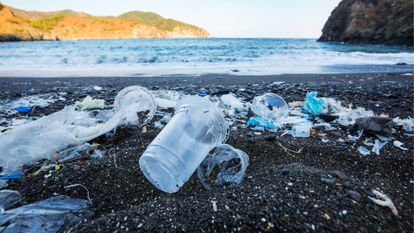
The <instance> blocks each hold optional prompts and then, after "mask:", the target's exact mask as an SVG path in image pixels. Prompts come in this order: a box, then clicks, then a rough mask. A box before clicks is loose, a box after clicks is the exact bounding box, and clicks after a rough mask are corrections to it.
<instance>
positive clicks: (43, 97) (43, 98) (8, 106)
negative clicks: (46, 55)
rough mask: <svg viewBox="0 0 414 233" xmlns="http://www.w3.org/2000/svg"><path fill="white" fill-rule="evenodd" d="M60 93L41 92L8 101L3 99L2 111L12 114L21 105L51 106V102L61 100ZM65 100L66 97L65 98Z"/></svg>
mask: <svg viewBox="0 0 414 233" xmlns="http://www.w3.org/2000/svg"><path fill="white" fill-rule="evenodd" d="M60 98H63V97H60V96H59V95H57V94H40V95H30V96H24V97H21V98H20V99H17V100H13V101H10V100H7V101H1V102H0V112H3V113H6V114H12V113H15V109H16V108H18V107H21V106H26V107H40V108H45V107H47V106H49V104H52V103H54V102H56V101H57V100H60ZM63 100H64V98H63Z"/></svg>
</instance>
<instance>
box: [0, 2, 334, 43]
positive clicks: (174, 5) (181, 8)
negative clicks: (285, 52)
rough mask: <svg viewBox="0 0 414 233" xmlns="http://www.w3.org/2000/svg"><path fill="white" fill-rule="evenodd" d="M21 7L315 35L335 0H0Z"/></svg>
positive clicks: (228, 31)
mask: <svg viewBox="0 0 414 233" xmlns="http://www.w3.org/2000/svg"><path fill="white" fill-rule="evenodd" d="M0 1H1V2H2V3H4V4H7V5H9V6H12V7H15V8H19V9H23V10H37V11H55V10H64V9H71V10H75V11H82V12H85V13H89V14H92V15H97V16H117V15H120V14H122V13H125V12H128V11H132V10H141V11H152V12H155V13H158V14H160V15H162V16H163V17H166V18H173V19H176V20H180V21H183V22H186V23H190V24H193V25H196V26H199V27H201V28H204V29H206V30H207V31H208V32H210V34H212V35H213V36H214V37H242V38H243V37H244V38H252V37H253V38H257V37H274V38H279V37H283V38H318V37H319V36H320V35H321V30H322V27H323V25H324V23H325V22H326V20H327V19H328V17H329V15H330V14H331V12H332V10H333V9H334V8H335V7H336V6H337V5H338V3H339V1H340V0H288V1H286V0H256V1H254V0H0Z"/></svg>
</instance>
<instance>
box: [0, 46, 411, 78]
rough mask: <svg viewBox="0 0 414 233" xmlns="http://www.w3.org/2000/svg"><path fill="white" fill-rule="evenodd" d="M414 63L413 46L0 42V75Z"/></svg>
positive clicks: (387, 68)
mask: <svg viewBox="0 0 414 233" xmlns="http://www.w3.org/2000/svg"><path fill="white" fill-rule="evenodd" d="M397 64H400V65H397ZM401 64H403V65H401ZM413 64H414V52H413V49H412V48H407V47H396V46H384V45H349V44H343V43H323V42H317V41H316V39H217V38H208V39H130V40H125V39H123V40H87V41H38V42H7V43H0V77H15V76H22V77H24V76H26V77H37V76H39V77H47V76H163V75H202V74H209V73H220V74H234V75H272V74H286V73H290V74H292V73H293V74H295V73H297V74H299V73H362V72H363V73H365V72H412V70H413Z"/></svg>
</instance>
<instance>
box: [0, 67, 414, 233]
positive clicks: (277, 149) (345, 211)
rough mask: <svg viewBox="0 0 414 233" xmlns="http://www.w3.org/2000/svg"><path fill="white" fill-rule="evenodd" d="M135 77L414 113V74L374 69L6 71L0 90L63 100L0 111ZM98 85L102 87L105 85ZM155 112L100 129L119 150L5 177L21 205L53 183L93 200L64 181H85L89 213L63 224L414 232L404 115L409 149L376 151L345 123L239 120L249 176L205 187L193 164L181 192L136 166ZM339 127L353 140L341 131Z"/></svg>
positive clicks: (133, 81)
mask: <svg viewBox="0 0 414 233" xmlns="http://www.w3.org/2000/svg"><path fill="white" fill-rule="evenodd" d="M130 85H141V86H144V87H146V88H148V89H149V90H175V91H180V92H183V93H185V94H197V93H198V92H199V91H200V90H203V91H204V92H206V93H207V94H209V95H211V96H221V95H224V94H228V93H230V92H231V93H234V94H235V95H236V96H237V97H238V98H241V99H242V100H243V101H246V102H251V101H252V99H253V98H254V97H255V96H258V95H261V94H264V93H266V92H273V93H276V94H278V95H280V96H282V97H283V98H284V99H285V100H286V102H292V101H303V100H304V99H305V95H306V93H307V92H309V91H318V95H319V96H322V97H333V98H335V99H337V100H340V101H341V102H342V103H343V105H345V106H347V105H349V104H352V105H353V106H355V107H357V106H358V107H364V108H366V109H371V110H373V111H374V113H375V114H377V115H380V114H382V113H383V114H386V115H388V116H389V117H391V118H395V117H400V118H407V117H413V116H414V114H413V100H414V93H413V85H414V79H413V76H412V74H403V73H369V74H322V75H320V74H301V75H294V74H289V75H273V76H232V75H219V74H217V75H213V74H211V75H203V76H199V77H192V76H184V77H183V76H179V75H177V76H173V77H105V78H102V77H90V78H43V79H42V78H2V79H0V100H1V101H4V100H13V99H18V98H20V97H22V96H25V95H37V94H49V93H61V92H65V93H67V94H66V95H65V100H64V101H62V100H58V101H56V102H54V103H52V104H50V105H49V106H47V107H46V108H35V109H34V111H33V112H32V113H31V115H29V116H27V115H24V114H19V113H17V114H12V115H4V116H2V117H3V118H5V119H6V120H11V119H13V118H16V117H32V116H33V117H38V116H44V115H48V114H51V113H53V112H56V111H59V110H61V109H63V108H64V106H67V105H72V104H74V103H75V102H76V101H79V100H81V99H83V98H84V97H85V96H86V95H91V96H93V97H94V98H101V99H105V101H106V103H107V105H109V106H110V105H111V104H112V103H113V100H114V97H115V95H116V94H117V93H118V92H119V91H120V90H121V89H123V88H124V87H127V86H130ZM93 86H99V87H102V91H97V90H95V89H94V88H93ZM169 111H170V112H172V109H170V110H169ZM249 116H252V113H251V112H250V113H249ZM156 120H158V119H157V118H155V119H154V120H153V121H152V123H151V124H149V125H147V126H146V129H147V130H146V132H144V131H143V130H142V128H138V127H122V128H119V129H117V130H116V133H115V135H114V136H113V137H110V138H108V137H105V136H101V137H99V138H97V139H94V140H93V141H92V142H95V143H98V144H99V147H98V149H100V150H102V151H106V152H107V151H109V150H111V153H106V155H105V156H104V157H103V158H102V159H100V160H91V159H82V160H77V161H75V162H72V163H68V164H63V165H62V167H61V169H60V170H59V171H57V172H52V173H50V174H51V175H48V174H49V171H42V172H40V174H37V175H31V174H32V173H33V172H34V171H36V170H38V169H39V168H40V167H41V165H42V164H43V162H44V161H40V162H38V163H37V164H35V165H32V166H25V168H24V177H23V178H22V179H18V180H14V181H10V182H9V186H8V188H9V189H12V190H17V191H19V192H21V194H22V196H23V199H22V201H21V202H20V203H19V204H18V205H17V206H19V205H24V204H28V203H33V202H35V201H39V200H43V199H46V198H49V197H52V196H54V195H57V194H64V195H68V196H70V197H77V198H81V199H86V198H87V192H86V191H85V189H82V188H80V189H65V188H64V186H66V185H70V184H82V185H84V186H85V187H86V188H87V189H88V192H89V197H90V198H91V200H92V205H91V207H90V208H89V209H88V211H87V212H85V213H84V215H83V217H82V218H83V219H82V222H80V223H78V224H76V225H70V224H67V225H65V226H64V228H63V229H61V232H69V231H70V232H167V231H168V232H171V231H173V232H256V231H270V232H412V231H413V221H412V219H413V204H414V203H413V186H414V177H413V174H414V171H413V154H412V151H413V148H414V141H413V137H412V136H408V135H406V133H405V132H404V131H403V130H402V129H401V128H398V126H396V127H395V128H396V132H395V133H394V134H393V137H394V138H395V139H396V140H399V141H401V142H403V143H404V147H406V148H408V150H407V151H404V150H401V149H399V148H397V147H395V146H393V144H392V143H388V144H387V145H385V147H384V148H383V149H382V150H381V152H380V155H375V154H371V155H368V156H363V155H361V154H360V153H359V152H358V151H357V150H356V148H357V147H358V146H361V145H363V141H364V140H365V139H366V138H369V137H367V136H366V135H363V136H362V138H361V139H360V140H358V141H357V142H352V141H348V140H345V139H346V138H347V135H348V133H349V131H348V130H349V129H348V128H346V127H338V128H337V130H333V131H325V130H323V129H322V128H321V129H319V128H316V129H315V132H314V133H313V134H312V136H311V137H309V138H293V137H292V136H290V135H284V136H281V134H282V133H283V131H277V132H275V133H274V132H268V131H264V132H260V133H258V132H257V131H252V130H251V129H250V128H243V127H240V126H239V125H236V127H235V128H232V130H231V132H230V137H229V139H228V141H227V143H228V144H230V145H233V146H234V147H236V148H239V149H241V150H243V151H245V152H246V153H247V154H248V155H249V156H250V162H249V166H248V168H247V172H246V175H245V178H244V180H243V182H242V183H241V185H239V186H234V185H229V186H224V187H216V188H214V189H213V190H211V191H207V190H206V189H205V188H204V187H203V186H202V185H201V183H200V181H199V180H198V178H197V177H196V175H193V177H192V178H191V179H190V180H189V181H188V182H187V183H186V184H185V185H184V186H183V187H182V188H181V189H180V190H179V191H178V192H177V193H175V194H166V193H163V192H161V191H159V190H158V189H156V188H155V187H154V186H152V185H151V184H150V183H149V182H148V181H147V180H146V179H145V178H144V176H143V174H142V172H141V171H140V170H139V167H138V159H139V157H140V156H141V154H142V153H143V151H144V150H145V149H146V147H147V146H148V144H149V143H150V142H151V141H152V140H153V139H154V137H155V136H156V135H157V134H158V133H159V132H160V129H158V128H156V127H154V124H153V122H155V121H156ZM240 125H243V123H240ZM341 138H342V139H344V140H345V141H344V142H340V141H338V139H341ZM370 138H372V137H370ZM322 139H323V140H322ZM284 148H288V149H289V150H291V151H300V152H299V153H293V152H289V151H287V150H286V149H284ZM372 190H378V191H380V192H382V193H384V194H386V195H388V196H389V197H390V198H391V200H392V201H393V203H394V205H395V207H396V209H397V210H398V216H396V215H395V214H393V213H392V211H391V210H390V209H389V208H387V207H382V206H379V205H377V204H375V203H374V202H373V201H372V200H370V198H369V197H372Z"/></svg>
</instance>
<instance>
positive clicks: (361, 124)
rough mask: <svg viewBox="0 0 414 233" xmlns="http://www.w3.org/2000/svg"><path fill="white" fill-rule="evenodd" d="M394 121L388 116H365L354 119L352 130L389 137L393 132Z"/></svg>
mask: <svg viewBox="0 0 414 233" xmlns="http://www.w3.org/2000/svg"><path fill="white" fill-rule="evenodd" d="M393 126H394V122H393V121H392V119H391V118H388V117H366V118H358V119H356V120H355V124H354V126H353V130H354V131H359V130H363V131H364V133H365V134H370V135H380V136H384V137H389V136H391V134H392V133H393Z"/></svg>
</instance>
